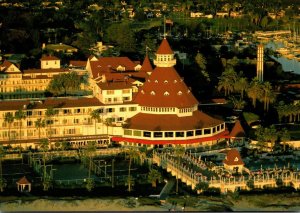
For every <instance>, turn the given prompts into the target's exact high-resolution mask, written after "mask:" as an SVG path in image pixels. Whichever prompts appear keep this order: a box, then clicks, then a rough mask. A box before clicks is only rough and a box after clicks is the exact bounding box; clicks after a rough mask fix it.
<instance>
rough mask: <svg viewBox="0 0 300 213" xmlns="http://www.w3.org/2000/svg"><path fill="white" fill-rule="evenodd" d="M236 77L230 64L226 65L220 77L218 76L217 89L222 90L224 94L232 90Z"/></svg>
mask: <svg viewBox="0 0 300 213" xmlns="http://www.w3.org/2000/svg"><path fill="white" fill-rule="evenodd" d="M237 78H238V75H237V73H236V72H235V71H234V69H233V67H232V66H227V67H226V69H225V70H224V72H223V73H222V75H221V77H219V82H218V87H217V88H218V90H219V91H221V90H224V92H225V96H227V95H229V94H230V93H231V92H233V91H234V84H235V82H236V80H237Z"/></svg>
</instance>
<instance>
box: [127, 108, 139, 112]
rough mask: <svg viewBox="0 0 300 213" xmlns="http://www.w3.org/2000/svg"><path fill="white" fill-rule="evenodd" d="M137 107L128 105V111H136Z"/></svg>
mask: <svg viewBox="0 0 300 213" xmlns="http://www.w3.org/2000/svg"><path fill="white" fill-rule="evenodd" d="M136 110H137V108H136V107H129V111H131V112H133V111H136Z"/></svg>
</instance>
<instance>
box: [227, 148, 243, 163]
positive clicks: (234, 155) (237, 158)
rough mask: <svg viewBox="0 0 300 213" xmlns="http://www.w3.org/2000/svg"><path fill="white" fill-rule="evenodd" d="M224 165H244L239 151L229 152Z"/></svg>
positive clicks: (232, 150) (231, 150)
mask: <svg viewBox="0 0 300 213" xmlns="http://www.w3.org/2000/svg"><path fill="white" fill-rule="evenodd" d="M223 163H224V164H227V165H229V166H234V165H244V162H243V160H242V158H241V155H240V153H239V151H238V150H237V149H230V150H228V151H227V153H226V157H225V159H224V160H223Z"/></svg>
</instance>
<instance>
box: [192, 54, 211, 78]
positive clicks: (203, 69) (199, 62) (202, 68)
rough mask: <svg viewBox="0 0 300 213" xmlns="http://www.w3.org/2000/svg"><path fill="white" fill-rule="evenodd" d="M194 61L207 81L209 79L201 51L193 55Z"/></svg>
mask: <svg viewBox="0 0 300 213" xmlns="http://www.w3.org/2000/svg"><path fill="white" fill-rule="evenodd" d="M195 61H196V64H197V65H198V67H199V68H200V72H201V74H202V75H203V76H204V77H205V78H206V80H207V81H210V77H209V74H208V73H207V70H206V64H207V62H206V59H205V57H204V56H203V55H202V54H201V53H199V51H198V53H197V55H196V57H195Z"/></svg>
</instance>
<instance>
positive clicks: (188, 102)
mask: <svg viewBox="0 0 300 213" xmlns="http://www.w3.org/2000/svg"><path fill="white" fill-rule="evenodd" d="M134 101H135V102H136V103H138V104H139V105H141V106H149V107H178V108H185V107H193V106H194V105H196V104H198V101H197V100H196V98H195V97H194V96H193V94H192V92H191V90H190V89H189V88H188V87H187V86H186V84H185V83H184V81H183V79H182V78H181V77H180V76H179V75H178V73H177V72H176V70H175V69H174V68H173V67H156V68H155V69H154V70H153V72H152V74H151V75H150V76H149V78H148V79H147V80H146V82H145V83H144V85H143V87H141V89H140V90H139V93H138V94H137V96H136V98H135V100H134Z"/></svg>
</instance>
